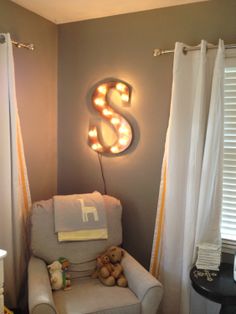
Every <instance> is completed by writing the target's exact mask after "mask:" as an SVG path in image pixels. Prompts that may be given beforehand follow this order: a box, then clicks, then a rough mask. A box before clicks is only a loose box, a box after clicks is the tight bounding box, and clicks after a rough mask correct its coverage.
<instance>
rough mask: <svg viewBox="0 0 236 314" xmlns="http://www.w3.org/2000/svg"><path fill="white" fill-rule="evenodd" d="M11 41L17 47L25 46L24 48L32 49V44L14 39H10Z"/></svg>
mask: <svg viewBox="0 0 236 314" xmlns="http://www.w3.org/2000/svg"><path fill="white" fill-rule="evenodd" d="M11 42H12V44H13V45H15V46H16V47H17V48H26V49H29V50H34V44H26V43H20V42H18V41H15V40H12V41H11Z"/></svg>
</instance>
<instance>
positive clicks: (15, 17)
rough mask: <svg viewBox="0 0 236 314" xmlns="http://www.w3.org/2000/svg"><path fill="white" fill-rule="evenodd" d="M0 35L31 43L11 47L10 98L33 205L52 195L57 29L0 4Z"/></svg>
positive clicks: (54, 184)
mask: <svg viewBox="0 0 236 314" xmlns="http://www.w3.org/2000/svg"><path fill="white" fill-rule="evenodd" d="M0 32H3V33H10V34H11V36H12V38H13V39H15V40H18V41H23V42H32V43H34V44H35V51H33V52H32V51H28V50H25V49H18V48H15V47H14V59H15V72H16V93H17V99H18V108H19V115H20V120H21V127H22V134H23V141H24V147H25V155H26V162H27V168H28V175H29V181H30V188H31V195H32V199H33V200H40V199H47V198H49V197H51V196H52V195H54V194H55V193H56V191H57V26H56V25H55V24H53V23H51V22H49V21H47V20H45V19H43V18H42V17H40V16H38V15H36V14H34V13H32V12H30V11H28V10H25V9H23V8H22V7H20V6H18V5H16V4H14V3H12V2H10V1H9V0H0Z"/></svg>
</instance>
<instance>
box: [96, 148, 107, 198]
mask: <svg viewBox="0 0 236 314" xmlns="http://www.w3.org/2000/svg"><path fill="white" fill-rule="evenodd" d="M97 154H98V161H99V165H100V169H101V175H102V181H103V190H104V194H105V195H106V194H107V185H106V179H105V175H104V170H103V164H102V155H101V154H100V153H97Z"/></svg>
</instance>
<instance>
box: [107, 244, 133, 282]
mask: <svg viewBox="0 0 236 314" xmlns="http://www.w3.org/2000/svg"><path fill="white" fill-rule="evenodd" d="M124 253H125V252H124V250H122V249H121V248H120V247H118V246H111V247H110V248H109V249H108V250H107V251H106V254H107V256H108V257H109V259H110V262H111V264H112V265H113V271H112V273H111V275H112V276H113V277H114V278H115V279H116V284H117V285H118V286H119V287H127V286H128V282H127V279H126V277H125V275H124V273H123V267H122V265H121V264H120V262H121V260H122V258H123V256H124Z"/></svg>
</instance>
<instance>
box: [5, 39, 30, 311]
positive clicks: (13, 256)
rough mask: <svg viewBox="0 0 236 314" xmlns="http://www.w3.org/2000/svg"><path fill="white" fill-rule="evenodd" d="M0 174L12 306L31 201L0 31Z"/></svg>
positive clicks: (9, 61)
mask: <svg viewBox="0 0 236 314" xmlns="http://www.w3.org/2000/svg"><path fill="white" fill-rule="evenodd" d="M0 177H1V180H0V248H1V249H4V250H6V251H7V257H6V259H5V260H4V270H5V272H4V282H5V284H4V286H5V293H4V294H5V303H6V304H7V305H8V306H10V307H16V306H17V302H18V298H19V295H20V293H21V288H22V281H23V277H24V275H25V270H26V259H27V257H26V252H27V245H28V237H27V217H28V213H29V208H30V204H31V200H30V192H29V185H28V178H27V171H26V166H25V157H24V152H23V144H22V138H21V131H20V123H19V118H18V111H17V103H16V93H15V74H14V62H13V51H12V43H11V38H10V35H9V34H0Z"/></svg>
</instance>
